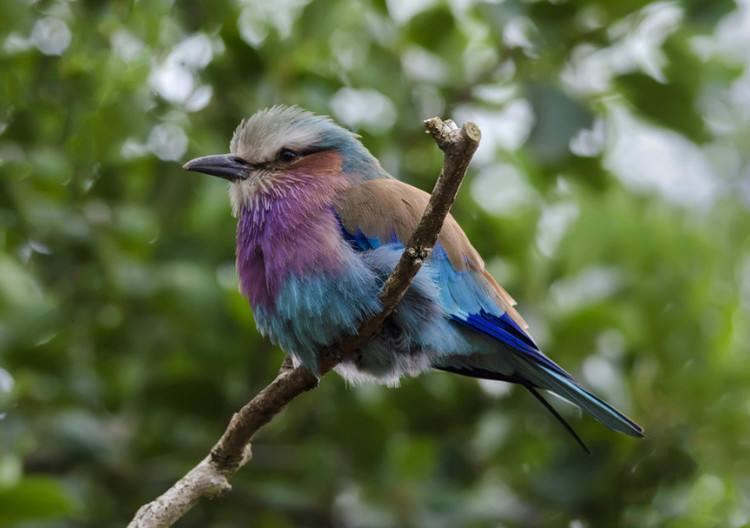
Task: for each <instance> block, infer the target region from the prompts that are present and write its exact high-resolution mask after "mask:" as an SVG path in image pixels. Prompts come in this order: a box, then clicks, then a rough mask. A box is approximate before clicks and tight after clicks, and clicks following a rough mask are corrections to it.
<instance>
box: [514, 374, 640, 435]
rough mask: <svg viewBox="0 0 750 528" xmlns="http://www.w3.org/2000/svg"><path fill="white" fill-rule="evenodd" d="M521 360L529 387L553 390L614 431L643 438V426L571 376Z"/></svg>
mask: <svg viewBox="0 0 750 528" xmlns="http://www.w3.org/2000/svg"><path fill="white" fill-rule="evenodd" d="M524 363H526V365H527V368H522V369H521V370H522V372H521V375H522V377H523V378H524V379H525V380H527V381H528V382H529V383H530V384H531V385H532V386H534V387H539V388H542V389H546V390H548V391H551V392H554V393H555V394H557V395H558V396H561V397H562V398H564V399H566V400H568V401H569V402H571V403H573V404H575V405H577V406H578V407H580V408H581V409H583V410H584V411H586V412H587V413H589V414H590V415H591V416H593V417H594V418H596V419H597V420H598V421H600V422H601V423H603V424H604V425H606V426H607V427H609V428H610V429H612V430H613V431H618V432H620V433H624V434H626V435H630V436H635V437H638V438H642V437H643V428H642V427H641V426H640V425H638V424H637V423H635V422H634V421H633V420H631V419H630V418H628V417H627V416H625V415H624V414H622V413H621V412H620V411H618V410H617V409H615V408H614V407H612V406H611V405H610V404H608V403H607V402H605V401H604V400H602V399H601V398H599V397H598V396H596V395H595V394H592V393H591V392H589V391H587V390H586V389H584V388H583V387H581V385H579V384H578V383H577V382H576V381H575V380H574V379H573V378H571V377H568V376H565V375H563V374H561V373H558V372H555V371H553V370H552V369H550V368H548V367H546V366H544V365H540V364H531V363H529V362H525V361H524Z"/></svg>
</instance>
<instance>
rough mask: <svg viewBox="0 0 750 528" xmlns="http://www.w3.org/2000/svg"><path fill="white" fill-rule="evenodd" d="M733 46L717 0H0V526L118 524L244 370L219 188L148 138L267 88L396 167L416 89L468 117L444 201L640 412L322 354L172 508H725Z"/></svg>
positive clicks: (449, 518)
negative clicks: (231, 473)
mask: <svg viewBox="0 0 750 528" xmlns="http://www.w3.org/2000/svg"><path fill="white" fill-rule="evenodd" d="M748 49H750V5H749V4H748V3H747V1H746V0H745V1H743V2H741V3H740V4H738V5H735V4H734V3H732V2H729V1H710V2H708V1H706V2H699V1H685V2H681V3H678V2H657V3H652V2H647V1H645V0H640V1H638V0H630V1H626V0H613V1H609V2H592V1H587V0H562V1H555V2H546V1H523V0H507V1H505V2H490V1H487V2H482V1H478V0H451V1H446V0H419V1H417V0H410V1H398V0H388V1H386V2H383V1H377V0H373V1H365V0H358V1H348V0H330V1H322V0H318V1H314V0H313V1H311V0H276V1H275V2H264V1H263V0H219V1H211V2H209V1H208V0H202V1H193V2H171V1H169V0H153V1H148V2H145V1H142V2H137V1H132V0H131V1H126V0H123V1H118V2H93V1H78V2H72V1H65V0H39V1H34V0H9V1H4V2H2V3H0V160H1V161H0V173H1V174H2V177H1V178H0V410H1V411H2V415H0V446H2V448H1V449H2V451H0V525H5V526H9V525H20V526H82V527H83V526H91V527H94V526H96V527H103V526H122V525H123V524H124V522H125V521H126V520H127V519H129V517H130V516H131V515H132V513H133V512H134V511H135V509H136V508H137V506H138V505H139V504H141V503H143V502H145V501H146V500H148V499H150V498H153V497H154V496H155V495H156V494H158V493H159V492H161V491H162V490H163V489H164V488H166V487H167V485H168V484H169V483H171V482H172V481H174V480H175V479H176V478H177V477H178V476H180V475H181V474H182V473H184V471H185V470H186V469H188V468H189V467H190V466H191V465H193V464H194V463H195V462H197V461H198V460H199V459H200V458H202V457H203V456H204V454H205V453H206V451H207V449H208V448H209V447H210V446H211V445H212V443H213V441H215V439H216V438H217V437H218V435H219V433H220V432H221V431H222V430H223V427H224V425H225V424H226V422H227V420H228V419H229V417H230V416H231V413H232V411H233V410H234V409H236V408H237V407H238V406H240V405H241V404H242V403H243V402H244V401H246V399H247V398H248V397H249V396H250V395H251V394H253V393H254V392H256V391H257V390H258V389H259V388H260V387H262V386H263V385H264V384H265V383H266V382H267V381H268V380H270V379H271V378H272V376H273V375H274V372H275V370H276V368H277V367H278V365H279V363H280V361H281V359H282V354H281V352H280V351H278V350H275V349H274V348H272V347H271V346H270V345H269V344H268V343H266V342H265V341H264V340H263V339H262V338H260V337H259V336H258V335H257V334H256V332H255V330H254V325H253V321H252V315H251V313H250V311H249V309H248V307H247V303H246V301H245V300H244V299H242V297H241V296H240V295H239V293H238V292H237V288H236V278H235V275H234V270H233V251H234V226H233V219H232V218H231V216H230V214H229V207H228V201H227V197H226V189H225V188H224V186H223V185H222V184H221V183H220V182H217V181H214V180H210V179H209V178H204V177H201V176H200V175H196V174H188V173H185V172H183V171H182V170H181V168H180V162H181V161H183V160H185V159H188V158H189V157H191V156H197V155H203V154H208V153H218V152H223V151H225V150H226V149H227V143H228V140H229V137H230V134H231V131H232V130H233V128H234V126H235V125H236V124H237V122H238V121H239V119H240V118H241V117H243V116H247V115H249V114H251V113H252V112H254V111H255V110H256V109H258V108H261V107H264V106H267V105H271V104H274V103H282V102H283V103H296V104H299V105H301V106H304V107H306V108H309V109H311V110H314V111H317V112H321V113H326V114H332V115H333V116H334V117H335V118H336V119H338V120H339V121H342V122H343V123H345V124H346V125H348V126H350V127H352V128H354V129H356V130H357V131H358V132H359V133H360V134H361V135H362V136H363V140H364V142H365V144H366V145H368V146H369V147H370V148H371V150H372V151H373V152H374V153H375V154H376V155H377V156H378V157H379V158H380V159H381V160H382V161H383V164H384V165H385V166H386V168H387V169H388V170H390V171H391V172H392V173H393V174H395V175H397V176H398V177H400V178H402V179H405V180H408V181H410V182H412V183H414V184H415V185H418V186H421V187H423V188H426V189H429V187H430V186H431V184H432V182H433V181H434V178H435V176H436V171H437V169H438V168H439V166H440V154H439V152H437V150H436V149H435V147H434V144H433V143H432V142H431V140H430V139H429V138H427V137H425V136H424V135H423V134H422V130H421V121H422V119H424V118H426V117H430V116H431V115H434V114H440V115H450V116H454V117H455V118H456V119H457V120H459V121H463V120H466V119H473V120H475V121H477V122H478V124H479V125H480V127H481V128H482V130H483V133H484V140H483V145H482V147H481V150H480V152H479V153H478V155H477V158H476V162H475V163H474V165H473V169H472V172H471V174H470V175H469V177H468V180H467V183H466V186H465V189H464V191H463V192H462V194H461V196H460V199H459V202H458V203H457V205H456V208H455V215H456V216H457V217H458V219H459V220H460V222H461V223H462V225H463V226H464V227H465V228H466V230H467V232H468V233H469V234H470V236H471V238H472V240H473V241H474V243H475V245H476V246H477V247H478V248H479V249H480V251H481V252H482V254H483V255H484V257H485V259H486V260H487V263H488V266H489V267H490V269H491V270H492V271H493V273H495V274H496V276H498V278H499V279H500V280H501V282H503V283H504V284H505V286H506V287H507V289H508V290H510V291H511V292H513V294H514V295H515V297H516V298H517V299H518V300H519V302H520V308H521V312H522V313H524V314H525V315H526V316H527V319H528V320H529V321H530V323H531V328H532V333H533V334H534V335H535V336H536V337H537V338H538V341H539V342H540V344H542V345H543V348H544V349H545V350H546V351H547V352H548V353H549V354H550V355H551V356H552V357H553V358H555V359H556V360H558V362H560V363H561V364H562V365H563V366H565V367H567V368H568V369H569V370H570V371H571V372H573V373H574V374H576V375H577V376H579V377H580V379H582V380H583V381H584V382H585V383H587V384H588V385H590V386H591V387H592V388H593V389H595V390H596V391H598V392H599V393H600V394H601V395H603V396H605V397H606V398H608V399H610V400H611V401H612V402H613V403H616V404H617V405H618V406H620V407H621V408H623V409H625V410H627V411H628V413H629V414H631V415H632V416H633V417H634V418H636V419H637V421H638V422H640V423H641V424H643V425H644V426H645V427H646V430H647V433H648V438H646V439H645V440H643V441H636V440H633V439H631V438H626V437H623V436H619V435H615V434H614V433H611V432H610V431H608V430H605V429H604V428H603V427H602V426H600V425H599V424H597V423H595V422H593V421H592V420H589V419H578V418H577V417H576V414H575V412H573V411H572V410H571V409H570V407H569V406H566V405H565V404H564V403H560V405H558V407H559V408H560V409H561V410H562V411H564V412H565V414H566V415H568V416H570V418H571V420H572V421H573V422H574V425H575V427H576V428H577V429H578V430H579V431H580V432H581V434H582V435H583V436H584V438H586V439H587V440H588V441H589V442H590V443H591V444H592V447H593V452H594V453H593V456H592V457H590V458H587V457H586V456H585V455H584V454H582V453H581V452H580V450H579V449H578V447H577V446H576V445H575V444H573V443H572V442H571V441H570V440H569V439H568V438H567V437H566V436H565V435H564V433H563V432H562V431H561V430H560V429H559V427H558V425H557V424H555V423H554V422H553V421H552V420H551V419H550V418H549V417H548V416H547V415H546V414H545V413H544V411H543V410H542V409H541V408H539V407H538V406H537V404H536V402H534V401H533V400H532V399H531V398H530V397H529V396H528V395H527V394H524V393H523V391H519V390H515V389H509V388H508V387H507V386H505V385H502V384H499V383H482V384H479V383H477V382H475V381H474V380H469V379H464V378H459V377H451V376H448V375H445V374H439V373H434V374H430V375H425V376H423V377H421V378H419V379H415V380H407V381H405V382H404V383H403V384H402V387H401V388H399V389H398V390H391V389H386V388H381V387H374V386H361V387H346V386H345V385H344V383H343V382H342V381H341V380H340V379H338V378H336V377H335V376H331V377H329V378H326V379H325V380H324V382H323V383H322V384H321V387H320V388H319V389H317V390H316V391H313V392H312V393H309V394H307V395H305V396H304V397H302V398H301V399H300V400H299V401H295V402H294V404H293V405H292V406H291V407H290V408H289V409H287V411H286V412H285V413H284V414H283V415H282V416H280V417H279V418H278V419H277V420H275V421H274V422H273V423H272V424H271V426H270V427H268V428H267V429H266V430H264V431H263V433H262V434H261V435H260V437H259V438H258V439H257V441H256V442H255V443H254V453H255V458H254V460H253V462H252V464H251V465H250V466H248V467H247V468H246V469H245V470H243V471H242V472H241V475H239V478H238V479H237V480H236V481H235V485H234V491H233V492H232V493H231V494H230V495H229V496H227V497H224V498H222V499H220V500H216V501H212V502H210V503H206V504H202V505H201V506H200V507H199V508H198V509H197V510H195V511H194V512H192V513H191V514H190V515H189V516H188V517H187V518H186V519H185V520H184V521H183V522H182V523H181V525H182V526H186V527H187V526H216V527H221V526H246V525H252V526H257V527H268V528H271V527H273V528H277V527H286V526H351V527H375V526H377V527H380V526H384V527H385V526H430V527H441V526H475V527H480V526H544V527H546V526H551V527H554V526H571V527H582V526H583V527H585V526H590V527H598V526H639V527H648V526H679V527H693V526H694V527H702V526H744V525H747V523H748V522H750V520H749V519H750V504H748V497H750V481H748V479H747V475H748V474H750V444H749V443H748V441H747V433H748V427H747V423H748V418H749V416H748V414H749V413H750V356H749V355H748V345H747V343H748V342H750V335H748V333H749V332H748V328H747V324H746V322H747V320H748V316H750V313H749V312H750V232H748V230H747V224H748V211H747V207H748V205H749V204H750V184H749V183H748V182H750V159H749V158H750V151H749V150H748V148H747V147H748V145H750V113H748V108H749V107H750V105H749V103H750V68H749V64H750V60H749V59H748V55H747V50H748ZM188 138H189V140H188ZM18 523H20V524H18Z"/></svg>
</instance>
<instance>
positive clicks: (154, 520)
mask: <svg viewBox="0 0 750 528" xmlns="http://www.w3.org/2000/svg"><path fill="white" fill-rule="evenodd" d="M424 124H425V130H426V132H427V133H428V134H430V135H431V136H432V137H433V138H434V139H435V142H436V143H437V145H438V147H440V149H441V150H442V151H443V152H444V154H445V157H444V160H443V169H442V171H441V172H440V176H439V177H438V179H437V182H436V183H435V188H434V189H433V191H432V196H431V197H430V201H429V203H428V204H427V208H426V209H425V211H424V214H423V215H422V219H421V220H420V222H419V225H418V226H417V228H416V230H415V231H414V233H413V234H412V237H411V239H410V240H409V243H408V244H407V245H406V248H405V249H404V252H403V253H402V254H401V259H400V260H399V262H398V264H397V265H396V268H395V269H394V270H393V272H392V273H391V275H390V276H389V277H388V280H387V281H386V282H385V285H384V286H383V291H382V292H381V293H380V300H381V303H382V310H381V312H380V313H379V314H377V315H376V316H375V317H373V318H372V319H370V320H368V321H365V322H363V323H362V324H361V325H360V327H359V330H358V332H357V333H356V334H354V335H351V336H347V337H346V338H344V339H343V340H342V341H341V342H340V343H338V344H337V345H335V346H330V347H326V348H325V349H323V350H322V351H321V352H320V359H319V365H320V375H321V376H322V375H323V374H326V373H327V372H329V371H330V370H331V369H333V368H334V367H335V366H336V365H337V364H338V363H339V362H341V361H342V360H343V359H345V358H347V357H349V356H350V355H352V354H354V353H355V352H356V350H357V349H359V348H360V347H361V346H362V345H363V344H364V343H365V342H366V341H367V340H368V339H369V338H370V337H372V336H373V335H374V334H375V332H377V330H378V329H379V328H380V326H381V325H382V324H383V322H384V321H385V320H386V319H387V318H388V316H389V315H391V313H392V312H393V310H394V309H395V308H396V306H397V305H398V303H399V302H400V301H401V299H402V298H403V296H404V294H405V293H406V290H407V289H408V288H409V284H410V283H411V281H412V279H413V278H414V276H415V275H416V274H417V272H418V271H419V268H420V267H421V266H422V263H423V262H424V261H425V260H426V259H427V258H428V257H429V255H430V252H431V251H432V248H433V246H434V245H435V241H436V240H437V237H438V233H439V232H440V229H441V227H442V225H443V221H444V220H445V217H446V216H447V214H448V211H449V210H450V208H451V206H452V205H453V202H454V200H455V198H456V194H457V193H458V189H459V188H460V186H461V182H462V181H463V178H464V175H465V174H466V169H467V167H468V166H469V162H470V161H471V158H472V157H473V155H474V152H475V151H476V149H477V147H478V146H479V140H480V138H481V133H480V131H479V128H478V127H477V126H476V125H475V124H474V123H466V124H465V125H464V126H463V127H461V128H459V127H458V126H456V124H455V123H454V122H453V121H450V120H448V121H443V120H441V119H440V118H438V117H433V118H431V119H428V120H427V121H425V123H424ZM317 384H318V378H317V377H315V376H314V375H313V374H312V373H311V372H310V371H309V370H307V369H305V368H304V367H296V368H294V367H293V366H292V364H291V362H290V361H289V360H285V361H284V363H283V364H282V366H281V369H280V370H279V374H278V375H277V376H276V378H275V379H274V380H273V381H272V382H271V383H270V384H268V385H267V386H266V387H265V388H264V389H263V390H262V391H260V392H259V393H258V394H257V395H256V396H255V397H254V398H253V399H252V400H250V401H249V402H248V403H246V404H245V405H244V406H243V407H242V408H241V409H240V410H239V411H238V412H236V413H235V414H234V416H233V417H232V419H231V421H230V422H229V425H228V426H227V429H226V431H224V434H222V435H221V438H219V441H218V442H217V443H216V445H215V446H214V447H213V449H211V453H210V454H209V455H208V456H207V457H206V458H205V459H203V460H202V461H201V462H200V463H199V464H198V465H197V466H195V467H194V468H193V469H191V470H190V471H189V472H188V473H187V474H186V475H185V476H183V477H182V478H181V479H180V480H178V481H177V482H176V483H175V484H174V485H172V487H171V488H169V489H168V490H167V491H166V492H164V493H163V494H162V495H161V496H159V497H158V498H156V499H155V500H154V501H153V502H150V503H148V504H146V505H144V506H142V507H141V508H140V509H139V510H138V512H137V513H136V514H135V517H134V518H133V520H132V521H131V522H130V524H129V525H128V527H129V528H162V527H167V526H172V525H173V524H174V523H175V522H176V521H178V520H179V519H180V518H181V517H182V516H183V515H185V514H186V513H187V512H188V511H189V510H190V509H191V508H192V507H193V506H195V505H196V504H197V503H198V502H199V501H200V500H201V499H202V498H204V497H207V498H210V497H214V496H218V495H221V494H222V493H226V492H227V491H229V490H230V489H231V485H230V484H229V479H230V477H231V476H232V475H233V474H234V473H235V472H237V470H238V469H239V468H241V467H242V466H243V465H245V464H246V463H247V462H248V461H249V460H250V459H251V456H252V455H251V451H250V441H251V440H252V437H253V435H254V434H255V433H256V432H257V431H258V430H259V429H260V428H261V427H263V426H264V425H265V424H267V423H268V422H270V421H271V419H273V417H274V416H275V415H276V414H278V413H279V412H280V411H281V410H282V409H283V408H284V407H285V406H286V405H287V404H288V403H289V402H290V401H292V400H293V399H294V398H296V397H297V396H299V395H300V394H302V393H303V392H306V391H308V390H310V389H313V388H315V387H316V386H317Z"/></svg>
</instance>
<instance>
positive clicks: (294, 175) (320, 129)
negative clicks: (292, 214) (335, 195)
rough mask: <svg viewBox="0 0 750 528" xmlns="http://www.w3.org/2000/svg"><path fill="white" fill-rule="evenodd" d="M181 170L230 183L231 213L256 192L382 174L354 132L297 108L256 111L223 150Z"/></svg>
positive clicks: (287, 107) (242, 124)
mask: <svg viewBox="0 0 750 528" xmlns="http://www.w3.org/2000/svg"><path fill="white" fill-rule="evenodd" d="M183 168H184V169H186V170H189V171H194V172H202V173H204V174H210V175H212V176H218V177H220V178H224V179H226V180H228V181H230V182H231V183H232V185H231V187H230V197H231V199H232V206H233V210H234V211H235V213H236V212H237V211H239V210H240V209H241V208H242V206H243V205H246V204H247V203H248V201H249V200H251V199H252V198H253V197H254V196H256V195H258V194H259V193H263V192H268V191H272V190H274V189H276V190H277V191H278V189H279V188H280V187H282V186H286V187H288V186H290V185H294V184H295V183H300V182H302V181H304V180H309V179H315V178H317V177H322V176H323V175H329V174H332V173H336V174H340V175H342V176H343V177H345V178H348V179H349V180H366V179H370V178H375V177H380V176H382V175H383V169H382V168H381V167H380V164H379V163H378V161H377V160H376V159H375V158H374V157H373V156H372V155H371V154H370V152H369V151H368V150H367V149H366V148H365V147H364V146H363V145H362V143H360V141H359V139H358V136H356V135H355V134H354V133H352V132H350V131H349V130H346V129H345V128H342V127H340V126H339V125H337V124H336V123H334V122H333V121H332V120H331V119H329V118H328V117H324V116H319V115H315V114H313V113H311V112H308V111H306V110H303V109H301V108H299V107H296V106H273V107H271V108H267V109H265V110H261V111H259V112H256V113H255V114H253V115H252V116H251V117H249V118H247V119H244V120H243V121H242V122H241V123H240V124H239V126H238V127H237V129H236V130H235V131H234V136H232V141H231V142H230V145H229V153H228V154H217V155H211V156H203V157H200V158H196V159H194V160H191V161H188V162H187V163H185V165H183Z"/></svg>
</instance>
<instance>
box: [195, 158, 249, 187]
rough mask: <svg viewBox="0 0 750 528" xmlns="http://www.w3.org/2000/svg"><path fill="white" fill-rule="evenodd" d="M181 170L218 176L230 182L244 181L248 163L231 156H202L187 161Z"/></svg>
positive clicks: (247, 171) (247, 172)
mask: <svg viewBox="0 0 750 528" xmlns="http://www.w3.org/2000/svg"><path fill="white" fill-rule="evenodd" d="M182 168H183V169H185V170H189V171H193V172H202V173H203V174H210V175H211V176H218V177H219V178H224V179H225V180H229V181H231V182H234V181H238V180H244V179H245V178H247V176H248V174H249V173H250V166H249V165H248V163H247V162H246V161H245V160H243V159H242V158H239V157H237V156H234V155H232V154H217V155H215V156H202V157H200V158H195V159H194V160H190V161H188V162H187V163H186V164H185V165H183V166H182Z"/></svg>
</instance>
